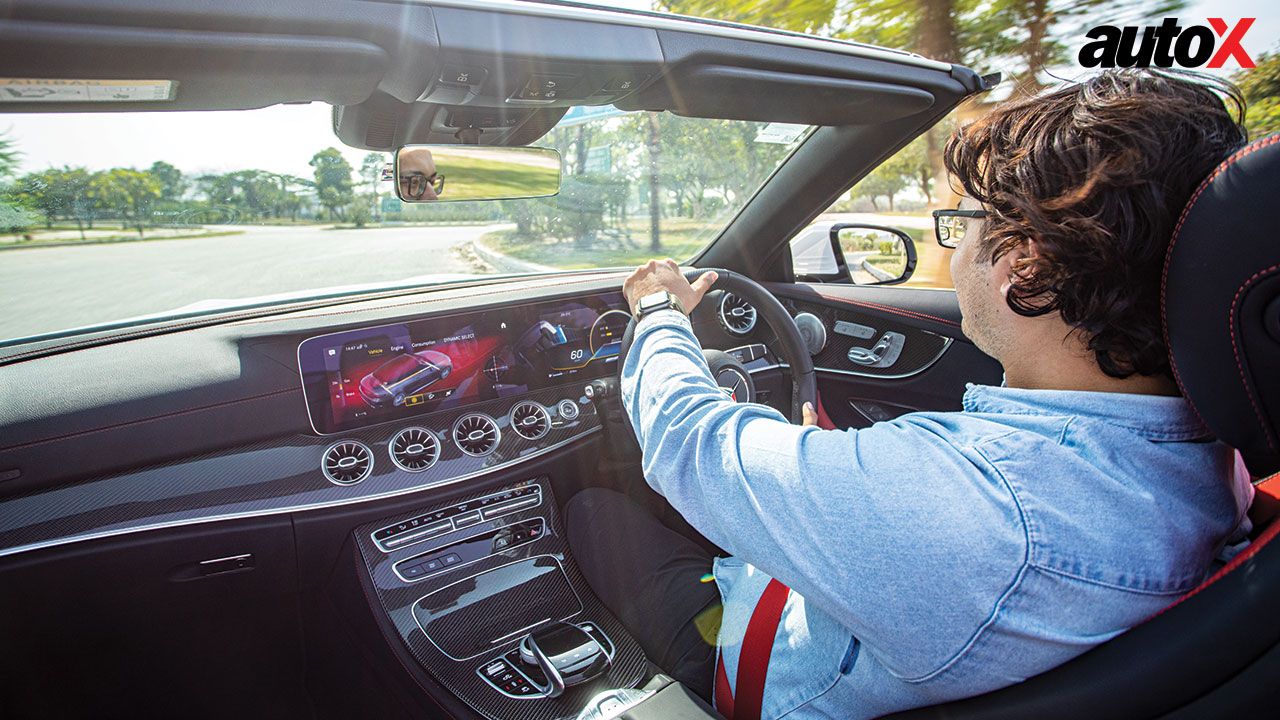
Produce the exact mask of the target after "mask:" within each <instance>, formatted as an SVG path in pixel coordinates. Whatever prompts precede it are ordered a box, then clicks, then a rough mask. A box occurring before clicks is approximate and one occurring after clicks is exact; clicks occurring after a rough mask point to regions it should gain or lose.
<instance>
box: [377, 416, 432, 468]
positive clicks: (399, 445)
mask: <svg viewBox="0 0 1280 720" xmlns="http://www.w3.org/2000/svg"><path fill="white" fill-rule="evenodd" d="M389 451H390V453H391V462H393V463H395V466H396V467H398V468H400V469H401V470H407V471H409V472H422V471H423V470H426V469H427V468H429V467H431V466H432V465H435V464H436V460H438V459H440V441H439V440H437V439H436V436H435V435H434V434H433V433H432V432H431V431H429V430H427V429H426V428H420V427H411V428H405V429H404V430H401V431H400V432H398V433H396V434H395V437H393V438H391V442H390V443H389Z"/></svg>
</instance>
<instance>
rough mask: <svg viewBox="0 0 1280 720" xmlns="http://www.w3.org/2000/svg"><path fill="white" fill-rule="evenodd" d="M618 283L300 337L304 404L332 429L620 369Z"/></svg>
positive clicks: (622, 312)
mask: <svg viewBox="0 0 1280 720" xmlns="http://www.w3.org/2000/svg"><path fill="white" fill-rule="evenodd" d="M629 319H630V316H629V315H628V313H627V311H626V303H625V301H624V300H623V298H622V294H621V293H606V294H603V295H593V296H591V297H587V298H583V299H575V300H559V301H554V302H547V303H540V304H536V305H526V306H520V307H515V308H510V309H505V308H504V309H496V310H486V311H483V312H470V313H463V314H458V315H446V316H439V317H432V318H427V319H423V320H413V321H410V322H404V323H398V324H395V325H381V326H378V327H371V328H363V329H360V330H347V331H344V332H338V333H332V334H329V335H321V336H318V337H313V338H308V339H307V340H305V341H303V342H302V344H301V345H299V346H298V367H299V368H300V370H301V372H302V384H303V391H304V393H305V395H306V399H307V412H308V414H309V415H310V417H311V425H312V427H313V428H315V430H316V432H319V433H321V434H326V435H327V434H329V433H336V432H341V431H344V430H350V429H352V428H357V427H363V426H365V425H372V424H375V423H380V422H386V421H388V420H395V419H399V418H403V417H408V416H412V415H419V414H422V413H426V412H432V411H435V410H443V409H446V408H456V407H461V406H464V405H468V404H471V403H475V402H480V401H483V400H493V399H496V398H502V397H513V396H517V395H522V394H525V393H529V392H535V391H538V390H542V389H545V388H551V387H556V386H559V385H570V384H572V385H578V386H581V385H582V384H583V383H585V382H587V381H589V380H593V379H595V378H599V377H604V376H605V375H608V374H610V373H613V372H616V371H617V370H616V368H617V360H618V349H619V346H620V344H621V342H622V334H623V332H624V331H625V330H626V328H627V322H628V320H629Z"/></svg>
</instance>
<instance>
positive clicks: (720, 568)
mask: <svg viewBox="0 0 1280 720" xmlns="http://www.w3.org/2000/svg"><path fill="white" fill-rule="evenodd" d="M622 397H623V402H624V404H625V406H626V410H627V413H628V415H629V416H630V419H631V422H632V424H633V426H634V427H635V429H636V433H637V435H638V437H639V440H640V445H641V448H642V449H643V453H644V473H645V477H646V478H647V480H648V482H649V484H650V485H652V486H653V488H654V489H655V490H656V491H658V492H659V493H661V494H662V495H664V496H665V497H666V498H667V499H668V500H669V501H670V502H671V504H672V505H674V506H675V508H676V509H677V510H679V511H680V512H681V513H682V514H683V515H684V516H685V518H687V519H688V520H689V522H690V523H691V524H692V525H693V526H694V527H695V528H697V529H698V530H699V531H700V532H702V533H703V534H705V535H706V536H707V537H708V538H709V539H711V540H712V541H713V542H715V543H716V544H718V545H719V546H720V547H722V548H724V549H725V550H726V551H728V552H729V553H731V554H732V556H733V557H730V558H723V559H720V560H718V561H717V562H716V567H715V575H716V581H717V583H718V585H719V587H720V592H721V595H722V598H723V600H724V605H725V614H724V621H723V624H722V626H721V631H720V636H719V645H720V652H721V657H722V659H723V661H724V663H725V666H726V670H727V674H728V677H729V686H730V687H733V686H734V678H735V677H736V670H737V662H738V657H737V648H738V644H739V643H740V642H741V639H742V635H743V632H744V630H745V627H746V623H747V620H748V619H749V617H750V615H751V612H752V610H753V609H754V607H755V604H756V600H757V599H758V598H759V597H760V595H761V593H762V592H763V590H764V587H765V585H766V584H767V583H768V581H769V578H770V577H774V578H777V579H779V580H780V581H782V582H783V583H785V584H786V585H788V586H789V587H790V588H791V589H792V591H793V592H792V593H791V595H790V597H789V599H788V600H787V603H786V606H785V609H784V612H783V617H782V620H781V623H780V625H779V629H778V632H777V635H776V637H775V641H774V647H773V651H772V654H771V657H770V661H769V666H768V674H767V676H766V682H765V694H764V695H765V696H764V703H763V714H762V717H765V718H769V717H781V716H784V715H786V716H788V717H832V718H864V717H875V716H878V715H881V714H884V713H888V712H892V711H896V710H901V709H905V708H910V707H916V706H920V705H926V704H933V703H938V702H942V701H945V700H949V699H954V698H959V697H965V696H969V695H975V694H978V693H981V692H985V691H988V690H992V689H995V688H998V687H1002V686H1005V685H1009V684H1012V683H1016V682H1018V681H1020V680H1022V679H1024V678H1027V677H1030V676H1033V675H1036V674H1038V673H1040V672H1043V671H1045V670H1048V669H1049V668H1052V667H1054V666H1056V665H1059V664H1061V663H1063V662H1065V661H1066V660H1068V659H1070V658H1072V657H1074V656H1076V655H1079V654H1080V653H1082V652H1084V651H1085V650H1087V649H1089V648H1090V647H1092V646H1094V645H1097V644H1099V643H1101V642H1104V641H1106V640H1108V639H1110V638H1112V637H1114V636H1115V635H1118V634H1119V633H1121V632H1123V631H1124V630H1126V629H1128V628H1130V627H1132V626H1134V625H1136V624H1138V623H1140V622H1141V621H1142V620H1144V619H1146V618H1148V617H1150V616H1151V615H1153V614H1155V613H1156V612H1158V611H1159V610H1160V609H1161V608H1163V607H1165V606H1167V605H1168V604H1170V603H1171V602H1173V601H1174V600H1175V599H1176V598H1177V597H1178V596H1179V595H1180V594H1182V593H1184V592H1186V591H1188V590H1190V589H1191V588H1193V587H1195V585H1196V584H1197V583H1199V582H1200V581H1201V579H1202V578H1204V577H1205V575H1206V572H1207V571H1208V570H1209V569H1210V568H1211V566H1212V561H1213V558H1214V556H1215V554H1216V553H1217V552H1218V550H1219V549H1220V548H1221V547H1222V545H1223V543H1224V541H1225V540H1226V538H1227V537H1228V535H1229V534H1230V533H1231V532H1232V530H1233V529H1235V528H1236V526H1237V525H1238V524H1239V523H1240V522H1241V521H1242V518H1243V517H1244V512H1245V508H1244V507H1242V502H1240V501H1238V500H1237V499H1236V494H1235V493H1234V492H1233V488H1232V485H1231V483H1230V481H1229V478H1230V477H1231V472H1232V468H1233V454H1232V451H1231V449H1230V448H1228V447H1227V446H1225V445H1223V444H1222V443H1220V442H1217V441H1215V440H1213V439H1212V438H1211V437H1210V436H1209V433H1208V431H1207V430H1206V428H1205V427H1204V425H1203V424H1202V423H1201V422H1200V421H1199V419H1198V418H1197V417H1196V416H1195V414H1194V411H1193V410H1192V409H1191V407H1190V406H1189V405H1188V404H1187V402H1186V401H1185V400H1183V399H1182V398H1176V397H1156V396H1149V395H1127V394H1118V393H1092V392H1076V391H1049V390H1021V389H1014V388H1004V387H989V386H979V385H971V386H970V387H969V389H968V391H967V392H966V393H965V396H964V411H963V412H919V413H911V414H909V415H904V416H902V417H899V418H897V419H895V420H891V421H888V422H881V423H877V424H875V425H873V426H872V427H870V428H866V429H862V430H848V431H825V430H820V429H818V428H813V427H807V428H802V427H798V426H795V425H791V424H790V423H788V422H787V420H786V418H785V417H784V416H783V415H782V414H780V413H779V412H777V411H776V410H773V409H772V408H769V407H766V406H763V405H748V404H738V403H734V402H732V401H730V400H729V399H728V398H726V396H725V395H724V393H723V392H721V391H720V390H719V389H717V387H716V385H715V382H714V381H713V380H712V378H711V375H710V373H709V372H708V370H707V366H706V363H705V361H704V360H703V357H702V351H701V348H700V347H699V345H698V342H697V339H696V338H695V337H694V335H693V332H692V330H691V328H690V326H689V321H688V319H687V318H685V317H684V316H683V315H681V314H680V313H678V312H675V311H663V312H659V313H655V314H653V315H651V316H649V317H646V318H645V319H644V320H643V321H642V322H640V323H639V325H638V326H637V329H636V334H635V343H634V345H633V347H632V349H631V353H630V355H629V357H628V358H627V360H626V365H625V366H624V368H623V373H622Z"/></svg>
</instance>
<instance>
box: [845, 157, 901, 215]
mask: <svg viewBox="0 0 1280 720" xmlns="http://www.w3.org/2000/svg"><path fill="white" fill-rule="evenodd" d="M910 182H911V177H910V176H909V175H907V174H906V173H905V172H903V167H902V166H901V164H900V163H896V162H894V161H893V160H890V161H888V162H886V163H883V164H881V165H880V166H879V167H877V168H876V169H875V170H872V171H871V174H870V175H867V176H866V177H864V178H862V181H861V182H859V183H858V187H857V190H858V194H859V195H862V196H863V197H866V198H869V199H870V200H871V207H872V208H874V209H876V210H879V209H880V208H879V206H878V205H876V198H878V197H881V196H883V197H886V198H888V200H889V212H893V198H894V196H896V195H897V194H898V193H900V192H902V191H903V190H904V189H906V187H907V185H908V184H909V183H910Z"/></svg>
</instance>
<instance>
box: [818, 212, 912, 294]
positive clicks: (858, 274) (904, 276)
mask: <svg viewBox="0 0 1280 720" xmlns="http://www.w3.org/2000/svg"><path fill="white" fill-rule="evenodd" d="M831 244H832V247H833V249H834V251H835V252H836V253H837V254H838V255H839V254H842V255H843V256H844V261H845V264H846V265H847V266H848V268H849V278H850V279H851V280H852V281H853V282H854V283H856V284H858V285H896V284H898V283H903V282H906V281H907V280H908V279H910V278H911V274H912V273H914V272H915V270H916V246H915V243H913V242H912V241H911V236H909V235H907V234H906V233H905V232H903V231H901V230H898V229H896V228H890V227H882V226H879V225H851V224H844V223H840V224H836V225H832V226H831Z"/></svg>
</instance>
